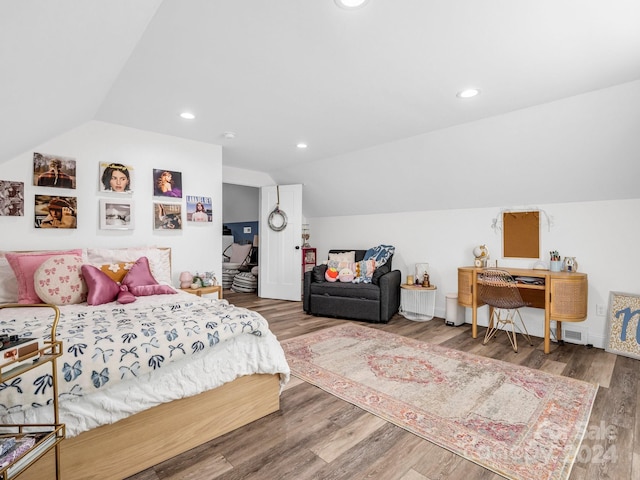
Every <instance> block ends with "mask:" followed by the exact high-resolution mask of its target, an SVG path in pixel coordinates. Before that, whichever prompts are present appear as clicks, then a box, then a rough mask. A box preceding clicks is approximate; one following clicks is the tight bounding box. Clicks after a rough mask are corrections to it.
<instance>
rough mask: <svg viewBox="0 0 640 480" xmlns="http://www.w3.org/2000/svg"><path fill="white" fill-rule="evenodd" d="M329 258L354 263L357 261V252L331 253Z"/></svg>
mask: <svg viewBox="0 0 640 480" xmlns="http://www.w3.org/2000/svg"><path fill="white" fill-rule="evenodd" d="M329 260H335V261H336V262H349V263H353V262H355V261H356V252H355V251H353V252H341V253H330V254H329Z"/></svg>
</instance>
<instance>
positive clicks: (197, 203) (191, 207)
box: [187, 195, 213, 223]
mask: <svg viewBox="0 0 640 480" xmlns="http://www.w3.org/2000/svg"><path fill="white" fill-rule="evenodd" d="M212 209H213V207H212V202H211V197H198V196H194V195H187V221H188V222H202V223H208V222H213V214H212Z"/></svg>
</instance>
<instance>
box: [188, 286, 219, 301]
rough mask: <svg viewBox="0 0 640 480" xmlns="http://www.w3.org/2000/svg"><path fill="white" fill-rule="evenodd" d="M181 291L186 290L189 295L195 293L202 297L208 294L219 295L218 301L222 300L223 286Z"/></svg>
mask: <svg viewBox="0 0 640 480" xmlns="http://www.w3.org/2000/svg"><path fill="white" fill-rule="evenodd" d="M180 290H184V291H185V292H187V293H193V294H194V295H197V296H199V297H201V296H202V295H206V294H207V293H217V294H218V300H222V286H221V285H213V286H211V287H200V288H181V289H180Z"/></svg>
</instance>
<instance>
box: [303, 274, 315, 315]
mask: <svg viewBox="0 0 640 480" xmlns="http://www.w3.org/2000/svg"><path fill="white" fill-rule="evenodd" d="M311 282H313V272H312V271H311V272H304V283H303V287H302V309H303V310H304V311H305V312H307V313H309V309H310V299H311Z"/></svg>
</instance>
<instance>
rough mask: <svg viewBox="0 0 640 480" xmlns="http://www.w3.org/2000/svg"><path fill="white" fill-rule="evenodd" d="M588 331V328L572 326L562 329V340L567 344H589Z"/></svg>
mask: <svg viewBox="0 0 640 480" xmlns="http://www.w3.org/2000/svg"><path fill="white" fill-rule="evenodd" d="M587 337H588V331H587V329H586V328H580V327H576V326H575V325H571V326H570V327H569V328H564V327H563V328H562V339H563V340H564V341H565V342H569V343H577V344H579V345H586V344H587Z"/></svg>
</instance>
